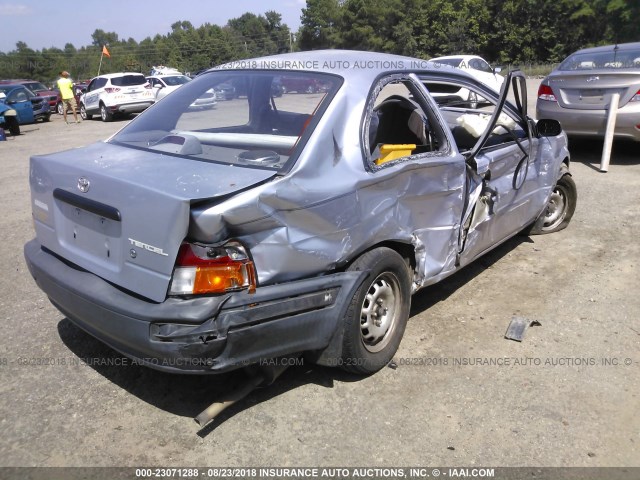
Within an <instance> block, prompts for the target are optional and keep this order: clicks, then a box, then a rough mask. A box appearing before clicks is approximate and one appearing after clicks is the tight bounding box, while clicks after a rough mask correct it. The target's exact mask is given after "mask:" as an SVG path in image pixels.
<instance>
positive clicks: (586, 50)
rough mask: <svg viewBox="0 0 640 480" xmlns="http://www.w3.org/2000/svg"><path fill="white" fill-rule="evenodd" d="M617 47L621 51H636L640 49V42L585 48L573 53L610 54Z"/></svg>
mask: <svg viewBox="0 0 640 480" xmlns="http://www.w3.org/2000/svg"><path fill="white" fill-rule="evenodd" d="M616 47H618V50H619V51H625V50H635V49H638V48H640V42H631V43H618V44H612V45H601V46H599V47H590V48H583V49H581V50H577V51H575V52H573V53H598V52H610V51H611V50H613V49H614V48H616ZM572 55H573V54H572Z"/></svg>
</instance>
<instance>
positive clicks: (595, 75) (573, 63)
mask: <svg viewBox="0 0 640 480" xmlns="http://www.w3.org/2000/svg"><path fill="white" fill-rule="evenodd" d="M616 93H617V94H618V95H619V103H618V105H619V107H618V113H617V117H616V127H615V132H614V136H615V137H617V138H630V139H633V140H636V141H640V42H636V43H626V44H621V45H608V46H605V47H595V48H587V49H584V50H579V51H577V52H575V53H573V54H572V55H570V56H569V57H567V59H565V60H564V61H563V62H562V63H561V64H560V66H559V67H558V68H556V69H555V70H554V71H553V72H551V74H550V75H549V76H548V77H547V78H545V79H544V80H543V81H542V83H541V84H540V89H539V90H538V101H537V104H536V115H537V118H550V119H555V120H558V121H559V122H560V123H561V124H562V128H563V129H564V131H565V132H566V133H567V134H569V135H583V136H595V137H603V136H604V133H605V127H606V123H607V114H608V110H609V106H610V104H611V99H612V97H613V95H614V94H616Z"/></svg>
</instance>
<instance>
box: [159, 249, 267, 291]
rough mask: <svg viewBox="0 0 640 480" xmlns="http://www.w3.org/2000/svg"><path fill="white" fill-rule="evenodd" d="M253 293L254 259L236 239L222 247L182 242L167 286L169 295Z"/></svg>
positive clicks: (254, 281) (254, 280) (254, 282)
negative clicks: (169, 283) (242, 291)
mask: <svg viewBox="0 0 640 480" xmlns="http://www.w3.org/2000/svg"><path fill="white" fill-rule="evenodd" d="M245 289H248V290H249V293H253V292H255V289H256V278H255V269H254V266H253V262H252V261H251V260H250V259H249V257H248V255H247V253H246V251H245V250H244V248H243V247H242V245H240V244H239V243H237V242H229V243H227V244H225V245H224V246H222V247H211V246H206V245H197V244H192V243H183V244H182V246H181V247H180V251H179V252H178V258H177V259H176V266H175V269H174V271H173V278H172V279H171V286H170V288H169V294H170V295H198V294H205V293H209V294H213V293H224V292H230V291H237V290H245Z"/></svg>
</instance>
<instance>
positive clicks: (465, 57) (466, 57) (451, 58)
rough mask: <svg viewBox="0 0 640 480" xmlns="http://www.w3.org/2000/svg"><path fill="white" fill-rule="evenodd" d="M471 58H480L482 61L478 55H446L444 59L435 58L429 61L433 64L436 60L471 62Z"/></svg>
mask: <svg viewBox="0 0 640 480" xmlns="http://www.w3.org/2000/svg"><path fill="white" fill-rule="evenodd" d="M472 58H480V59H482V57H479V56H478V55H447V56H444V57H435V58H432V59H431V61H432V62H435V61H436V60H457V59H460V60H471V59H472Z"/></svg>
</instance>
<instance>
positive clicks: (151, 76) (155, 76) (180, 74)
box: [145, 73, 188, 80]
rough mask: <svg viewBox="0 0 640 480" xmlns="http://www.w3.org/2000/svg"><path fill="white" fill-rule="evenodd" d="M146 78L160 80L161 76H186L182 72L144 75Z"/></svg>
mask: <svg viewBox="0 0 640 480" xmlns="http://www.w3.org/2000/svg"><path fill="white" fill-rule="evenodd" d="M145 77H146V78H158V79H160V80H162V79H163V78H171V77H188V75H185V74H184V73H170V74H168V75H145Z"/></svg>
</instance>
